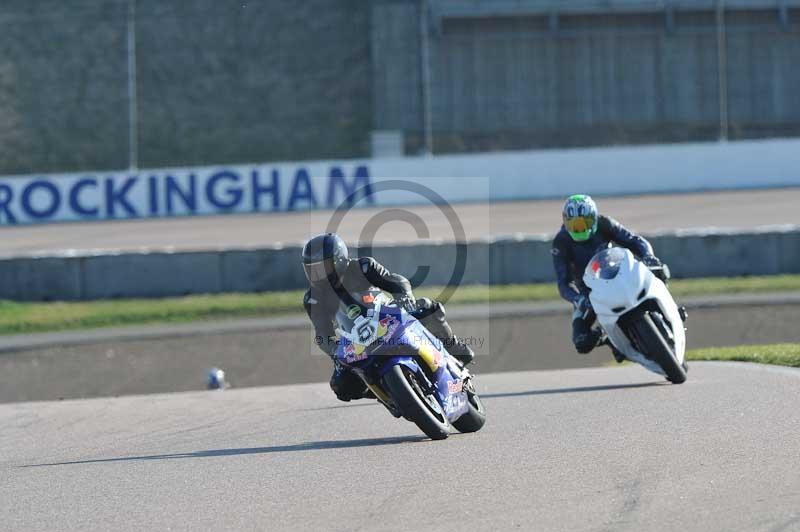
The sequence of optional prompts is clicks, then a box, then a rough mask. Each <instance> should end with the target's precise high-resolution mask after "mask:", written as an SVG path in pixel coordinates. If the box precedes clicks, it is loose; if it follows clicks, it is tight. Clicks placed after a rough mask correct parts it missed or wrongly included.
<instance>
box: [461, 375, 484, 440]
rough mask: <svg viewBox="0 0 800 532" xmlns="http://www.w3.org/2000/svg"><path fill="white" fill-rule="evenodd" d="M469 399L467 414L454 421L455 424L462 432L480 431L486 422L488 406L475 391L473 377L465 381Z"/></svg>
mask: <svg viewBox="0 0 800 532" xmlns="http://www.w3.org/2000/svg"><path fill="white" fill-rule="evenodd" d="M464 389H465V391H466V392H467V399H468V400H469V410H468V411H467V413H466V414H464V415H463V416H461V417H460V418H458V419H457V420H456V421H454V422H453V426H454V427H455V428H456V430H458V432H461V433H467V432H478V431H479V430H481V429H482V428H483V426H484V425H485V424H486V408H484V406H483V403H482V402H481V398H480V397H479V396H478V394H477V393H476V392H475V386H474V385H473V384H472V379H468V380H467V382H465V383H464Z"/></svg>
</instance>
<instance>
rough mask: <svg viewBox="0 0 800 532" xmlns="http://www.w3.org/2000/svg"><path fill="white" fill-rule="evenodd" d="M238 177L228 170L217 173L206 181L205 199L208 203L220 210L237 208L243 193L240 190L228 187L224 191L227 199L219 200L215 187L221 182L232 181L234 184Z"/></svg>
mask: <svg viewBox="0 0 800 532" xmlns="http://www.w3.org/2000/svg"><path fill="white" fill-rule="evenodd" d="M239 179H240V178H239V175H238V174H236V173H234V172H231V171H229V170H225V171H223V172H218V173H216V174H214V175H213V176H211V179H209V180H208V183H206V197H207V198H208V201H209V203H211V204H212V205H213V206H214V207H216V208H217V209H220V210H223V211H225V210H231V209H234V208H236V207H238V206H239V203H241V201H242V196H243V192H242V189H241V188H234V187H228V188H227V189H225V191H224V192H225V195H226V196H227V199H222V198H219V197H218V196H217V194H216V186H217V183H219V182H220V181H222V180H227V181H233V182H234V183H238V182H239Z"/></svg>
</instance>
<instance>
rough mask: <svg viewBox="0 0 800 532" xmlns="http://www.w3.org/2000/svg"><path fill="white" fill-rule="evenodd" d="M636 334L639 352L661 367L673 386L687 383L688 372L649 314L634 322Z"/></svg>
mask: <svg viewBox="0 0 800 532" xmlns="http://www.w3.org/2000/svg"><path fill="white" fill-rule="evenodd" d="M632 325H633V329H634V333H635V334H636V338H637V339H638V343H639V344H640V345H639V350H640V351H641V352H642V353H646V354H647V356H648V357H649V358H651V359H652V360H654V361H655V362H656V364H658V365H659V366H661V369H663V370H664V373H666V374H667V380H668V381H670V382H671V383H672V384H683V383H684V382H686V372H685V371H684V370H683V368H682V367H681V365H680V364H678V360H677V358H675V353H674V352H673V350H672V347H670V345H669V343H667V340H666V339H665V338H664V336H663V335H662V334H661V331H659V329H658V327H657V326H656V324H655V322H653V318H652V317H651V316H650V313H649V312H645V313H644V314H643V315H642V316H641V317H640V318H639V319H638V320H636V321H635V322H633V324H632Z"/></svg>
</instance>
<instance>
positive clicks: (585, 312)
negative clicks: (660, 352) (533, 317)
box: [552, 194, 663, 362]
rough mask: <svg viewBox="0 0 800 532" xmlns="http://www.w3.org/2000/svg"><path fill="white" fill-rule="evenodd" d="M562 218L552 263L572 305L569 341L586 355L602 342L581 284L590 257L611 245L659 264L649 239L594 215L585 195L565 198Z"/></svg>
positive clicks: (561, 290) (652, 264)
mask: <svg viewBox="0 0 800 532" xmlns="http://www.w3.org/2000/svg"><path fill="white" fill-rule="evenodd" d="M562 218H563V222H564V224H563V225H562V226H561V230H560V231H559V232H558V234H557V235H556V237H555V239H554V240H553V249H552V254H553V266H554V267H555V270H556V277H557V279H558V291H559V293H560V294H561V297H562V298H564V299H565V300H567V301H568V302H570V303H572V305H573V306H574V307H575V312H574V313H573V315H572V342H573V343H574V344H575V349H576V350H577V351H578V353H581V354H587V353H589V352H591V351H592V349H594V348H595V347H597V346H598V345H600V344H601V343H602V336H603V335H602V332H601V331H600V330H599V329H592V325H593V324H594V321H595V318H596V315H595V313H594V311H593V310H592V305H591V302H590V301H589V297H588V295H589V289H588V288H587V287H586V285H584V283H583V272H584V270H585V269H586V266H587V265H588V264H589V261H591V260H592V257H594V255H595V254H596V253H597V252H599V251H601V250H602V249H605V248H608V247H611V246H612V245H614V246H619V247H624V248H627V249H629V250H631V252H633V254H634V255H635V256H636V257H637V258H638V259H639V260H641V261H642V262H643V263H644V264H645V265H647V266H649V267H651V268H657V267H660V266H662V265H663V264H662V262H661V261H660V260H659V259H658V258H657V257H656V256H655V255H654V254H653V246H651V245H650V242H648V241H647V240H645V239H644V238H642V237H641V236H639V235H636V234H634V233H632V232H631V231H629V230H628V229H626V228H625V227H623V226H622V224H620V223H619V222H617V221H616V220H614V219H613V218H609V217H608V216H604V215H602V214H598V212H597V205H596V204H595V202H594V200H592V198H591V197H589V196H587V195H583V194H576V195H574V196H570V197H569V198H567V201H566V203H565V204H564V208H563V210H562ZM657 275H660V272H659V274H657ZM609 345H611V344H610V343H609ZM611 350H612V351H613V353H614V358H615V359H616V360H617V362H622V361H623V360H625V355H623V354H622V353H620V352H619V351H617V350H616V349H615V348H614V346H613V345H611Z"/></svg>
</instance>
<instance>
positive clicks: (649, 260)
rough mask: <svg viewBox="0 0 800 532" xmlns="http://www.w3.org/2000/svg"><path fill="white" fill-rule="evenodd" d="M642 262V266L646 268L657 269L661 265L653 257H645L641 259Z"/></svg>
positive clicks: (656, 258)
mask: <svg viewBox="0 0 800 532" xmlns="http://www.w3.org/2000/svg"><path fill="white" fill-rule="evenodd" d="M642 262H644V265H645V266H647V267H648V268H658V267H659V266H662V265H663V263H662V262H661V260H660V259H659V258H658V257H656V256H655V255H646V256H644V257H642Z"/></svg>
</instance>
